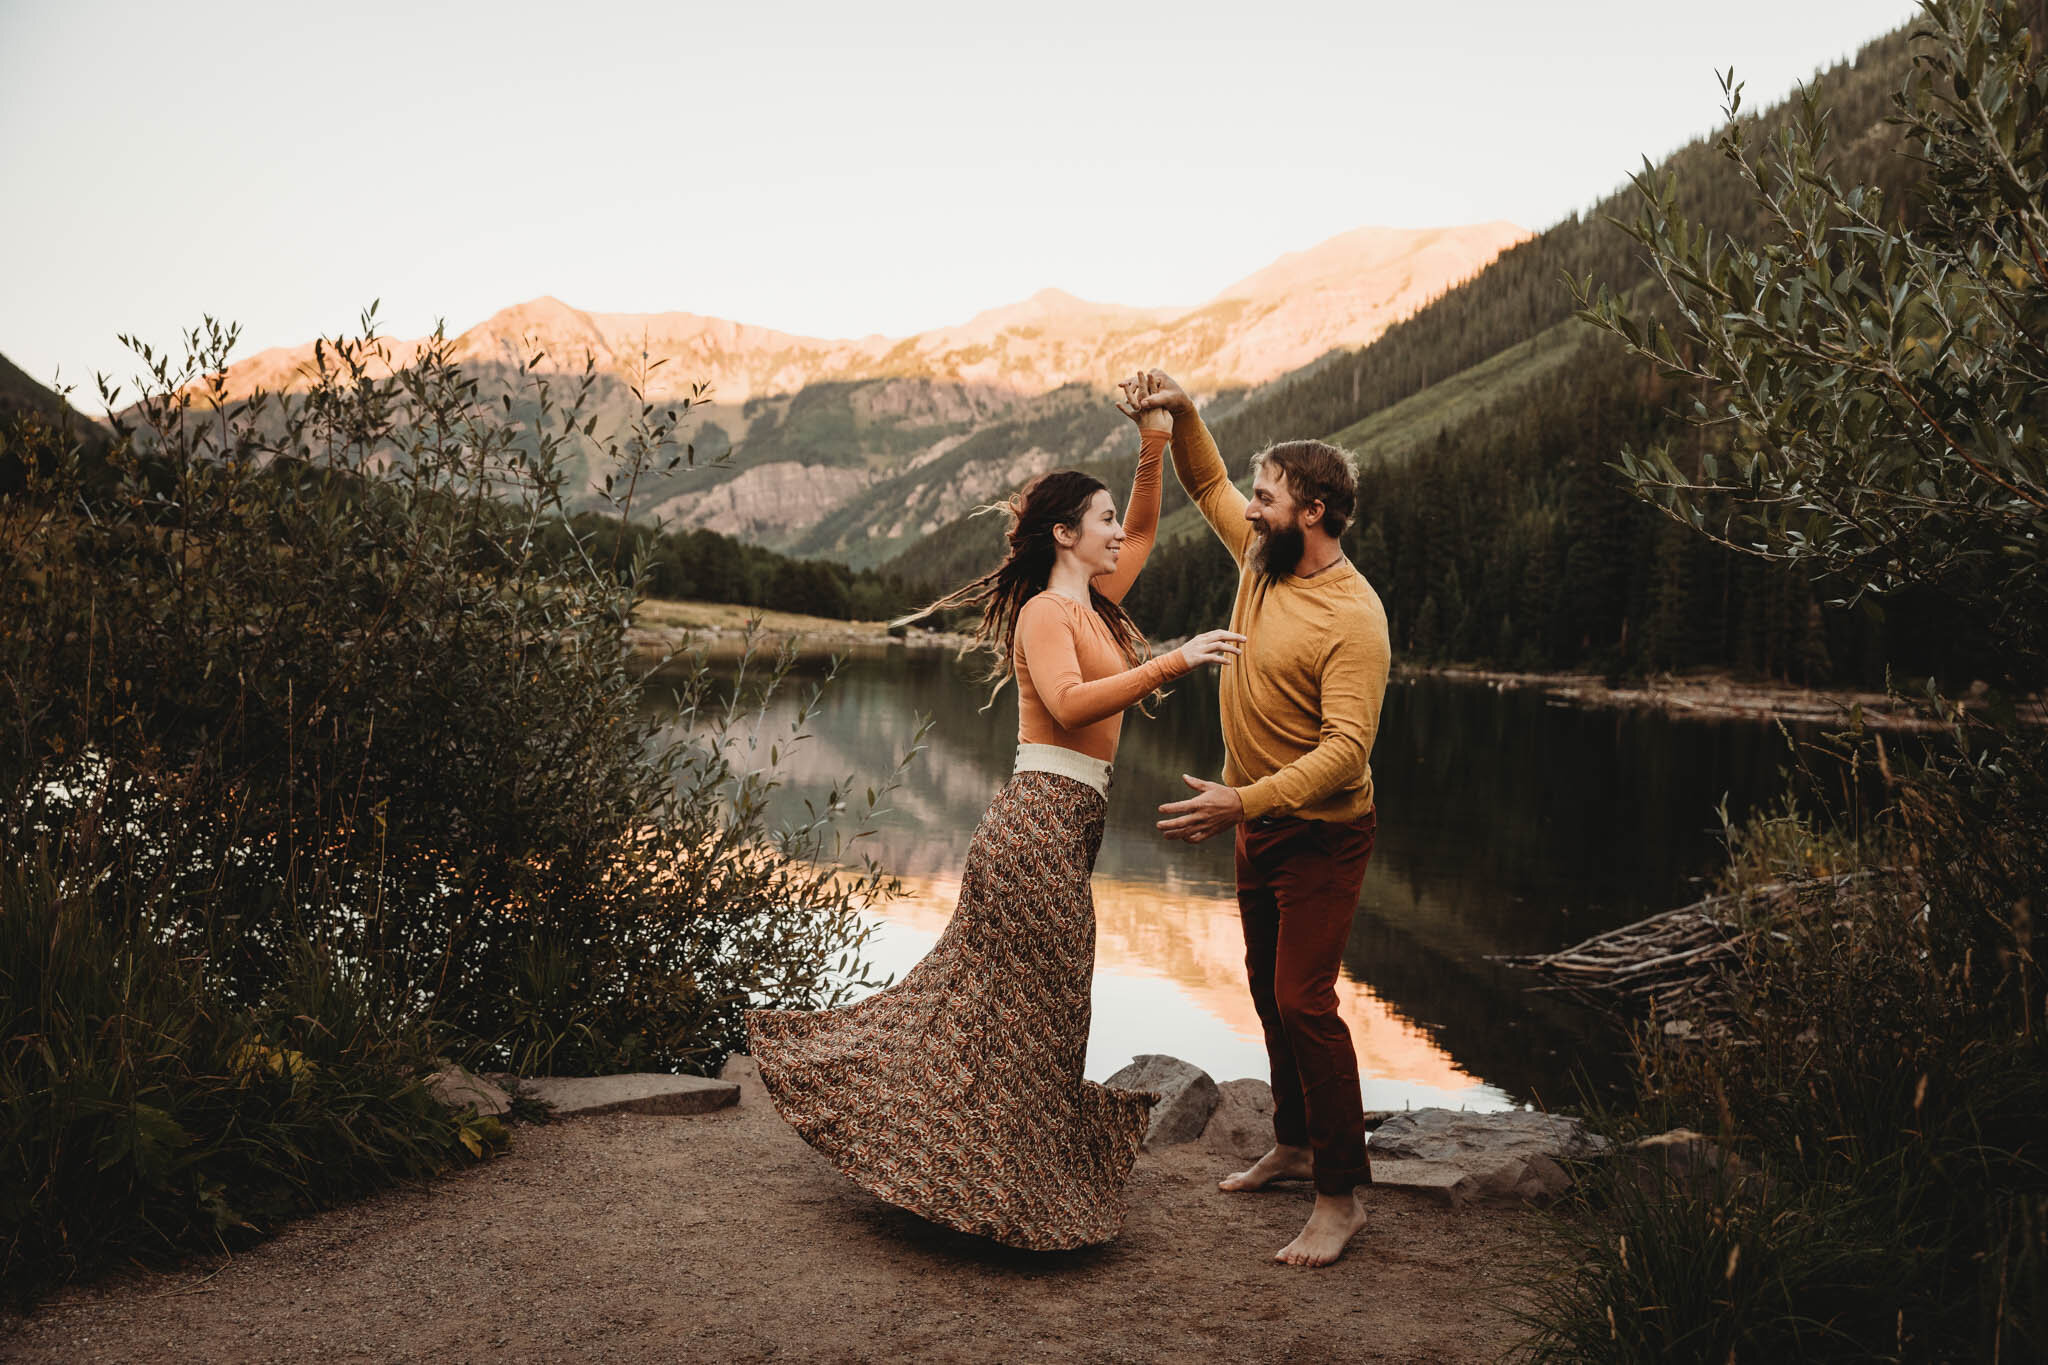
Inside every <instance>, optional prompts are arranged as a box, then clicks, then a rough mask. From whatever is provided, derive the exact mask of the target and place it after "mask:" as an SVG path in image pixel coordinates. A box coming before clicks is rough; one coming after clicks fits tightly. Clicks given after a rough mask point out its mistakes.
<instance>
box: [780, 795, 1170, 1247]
mask: <svg viewBox="0 0 2048 1365" xmlns="http://www.w3.org/2000/svg"><path fill="white" fill-rule="evenodd" d="M1106 810H1107V802H1106V801H1105V800H1104V799H1103V797H1102V795H1101V794H1100V793H1099V792H1097V791H1096V790H1095V789H1094V788H1093V787H1090V786H1088V785H1087V784H1086V783H1083V782H1077V781H1075V780H1074V779H1072V778H1068V777H1060V776H1056V775H1054V774H1052V773H1044V772H1020V773H1017V774H1016V775H1014V776H1013V777H1011V779H1010V780H1009V782H1008V784H1007V785H1005V786H1004V788H1003V789H1002V791H1000V792H999V793H997V795H996V799H995V800H994V802H992V803H991V804H990V806H989V808H988V813H987V814H985V815H984V816H982V819H981V824H980V826H979V827H978V828H976V830H975V831H974V841H973V843H972V844H970V845H969V847H968V851H967V867H966V869H965V871H964V873H963V874H962V877H961V881H960V904H959V908H958V909H957V910H955V911H954V913H953V919H952V922H951V923H950V924H948V925H947V926H946V931H945V933H944V934H943V935H941V936H940V938H939V941H938V943H937V944H936V945H935V946H934V947H933V948H932V950H931V952H929V953H927V954H926V955H925V956H924V958H923V959H922V960H921V961H919V962H918V964H917V965H916V966H915V967H912V968H911V969H910V971H909V972H908V973H906V974H905V975H904V977H903V979H902V980H901V981H899V982H898V983H896V984H895V985H894V986H891V987H890V988H888V989H887V990H884V991H880V992H877V993H876V994H874V995H871V996H869V997H868V998H867V999H865V1000H861V1001H857V1002H856V1003H854V1004H851V1005H847V1006H844V1007H842V1008H840V1009H835V1010H820V1011H815V1012H806V1011H793V1010H753V1011H749V1012H748V1014H747V1029H748V1032H749V1034H750V1035H751V1039H752V1041H751V1046H752V1049H753V1056H754V1059H755V1061H756V1062H758V1063H759V1064H760V1067H761V1078H762V1080H763V1081H764V1082H766V1084H767V1087H768V1093H769V1095H770V1096H772V1097H773V1098H774V1100H775V1105H776V1107H777V1108H778V1109H780V1110H781V1111H782V1115H783V1117H784V1118H786V1119H788V1120H789V1122H790V1124H791V1125H792V1126H793V1127H794V1128H795V1129H796V1130H797V1132H798V1133H800V1134H802V1135H803V1138H804V1140H805V1141H806V1142H808V1143H810V1144H811V1145H812V1146H813V1147H815V1148H817V1149H818V1150H819V1151H821V1152H823V1153H824V1154H825V1155H826V1156H828V1157H830V1158H831V1159H832V1162H833V1163H834V1164H835V1165H837V1166H838V1167H839V1169H840V1170H842V1171H844V1172H845V1173H846V1174H847V1175H848V1176H851V1177H852V1178H853V1180H854V1181H855V1182H857V1183H858V1184H859V1185H860V1186H861V1187H862V1188H864V1189H866V1190H868V1191H870V1192H872V1193H873V1194H875V1195H878V1196H880V1197H881V1198H883V1199H886V1200H888V1201H889V1202H890V1203H892V1204H896V1205H899V1206H900V1207H902V1208H906V1209H909V1210H910V1211H911V1212H912V1213H915V1214H918V1215H920V1216H921V1217H924V1218H927V1219H930V1220H931V1221H932V1222H935V1223H943V1224H945V1225H946V1226H948V1227H953V1228H958V1229H960V1230H961V1231H963V1232H971V1233H975V1234H978V1235H980V1236H983V1237H989V1238H993V1239H994V1240H996V1241H998V1242H1003V1243H1006V1244H1008V1245H1010V1246H1016V1247H1028V1248H1030V1249H1033V1250H1039V1251H1053V1250H1062V1249H1066V1248H1070V1247H1080V1246H1087V1245H1090V1244H1092V1243H1096V1242H1104V1241H1107V1240H1109V1239H1110V1238H1111V1237H1114V1236H1115V1235H1116V1233H1117V1229H1118V1228H1119V1227H1121V1226H1122V1224H1123V1219H1124V1209H1125V1194H1124V1184H1125V1181H1126V1180H1127V1179H1128V1178H1129V1176H1130V1171H1131V1164H1132V1162H1133V1161H1135V1160H1136V1158H1137V1152H1138V1143H1139V1141H1140V1140H1141V1139H1142V1138H1143V1137H1144V1134H1145V1127H1146V1124H1147V1122H1148V1121H1149V1118H1150V1110H1151V1106H1152V1104H1153V1102H1154V1100H1155V1098H1156V1097H1155V1096H1153V1095H1151V1094H1149V1093H1144V1092H1138V1091H1124V1090H1110V1089H1107V1088H1105V1087H1103V1086H1100V1085H1097V1084H1096V1083H1094V1082H1093V1081H1088V1080H1083V1079H1082V1076H1081V1069H1082V1065H1083V1062H1084V1060H1085V1057H1086V1054H1087V1049H1088V1016H1089V986H1090V982H1091V979H1092V977H1093V975H1094V970H1095V901H1094V897H1093V895H1092V893H1091V891H1090V889H1089V884H1088V883H1089V877H1090V875H1091V874H1092V873H1093V871H1094V869H1095V855H1096V851H1097V850H1098V849H1099V848H1100V847H1101V845H1102V827H1103V815H1104V813H1105V811H1106Z"/></svg>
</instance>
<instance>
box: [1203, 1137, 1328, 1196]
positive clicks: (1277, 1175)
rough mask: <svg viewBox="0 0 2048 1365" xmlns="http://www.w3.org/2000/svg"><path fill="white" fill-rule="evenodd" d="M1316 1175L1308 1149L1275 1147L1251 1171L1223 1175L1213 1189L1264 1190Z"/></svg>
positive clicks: (1313, 1159)
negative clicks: (1280, 1182)
mask: <svg viewBox="0 0 2048 1365" xmlns="http://www.w3.org/2000/svg"><path fill="white" fill-rule="evenodd" d="M1315 1173H1316V1167H1315V1158H1314V1156H1313V1155H1311V1154H1310V1152H1309V1149H1308V1148H1306V1147H1282V1146H1275V1147H1274V1148H1273V1150H1272V1151H1270V1152H1268V1153H1266V1154H1265V1155H1264V1156H1262V1157H1260V1158H1259V1159H1258V1160H1257V1161H1255V1162H1253V1163H1252V1168H1251V1169H1250V1170H1248V1171H1239V1172H1238V1173H1237V1174H1235V1175H1226V1176H1224V1177H1223V1178H1222V1179H1221V1180H1219V1181H1217V1182H1216V1188H1217V1189H1219V1190H1229V1191H1230V1192H1231V1193H1233V1194H1235V1193H1238V1192H1240V1191H1244V1190H1263V1189H1265V1188H1266V1186H1268V1185H1270V1184H1272V1183H1273V1182H1274V1181H1276V1180H1308V1179H1311V1178H1313V1177H1314V1175H1315Z"/></svg>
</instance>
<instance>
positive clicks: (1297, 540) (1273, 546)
mask: <svg viewBox="0 0 2048 1365" xmlns="http://www.w3.org/2000/svg"><path fill="white" fill-rule="evenodd" d="M1244 519H1245V520H1246V521H1248V522H1250V523H1251V524H1252V530H1253V531H1254V532H1255V533H1257V535H1258V540H1257V542H1256V543H1255V544H1254V545H1253V547H1252V557H1253V562H1254V563H1255V564H1257V565H1258V568H1259V572H1261V573H1263V574H1265V575H1267V576H1268V577H1270V578H1279V577H1281V576H1282V575H1284V574H1290V573H1293V572H1294V566H1295V565H1297V564H1299V563H1301V555H1302V551H1303V550H1304V549H1305V548H1306V546H1305V542H1304V540H1303V537H1302V534H1301V506H1300V504H1298V503H1296V502H1295V500H1294V495H1293V493H1291V492H1290V491H1288V488H1287V480H1286V479H1285V478H1284V477H1282V475H1281V474H1280V471H1279V470H1277V469H1273V468H1271V467H1270V466H1266V465H1261V466H1260V467H1259V472H1258V474H1257V475H1256V476H1255V477H1254V478H1253V479H1252V496H1251V500H1250V501H1249V502H1247V503H1246V504H1245V507H1244Z"/></svg>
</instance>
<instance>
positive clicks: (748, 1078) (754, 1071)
mask: <svg viewBox="0 0 2048 1365" xmlns="http://www.w3.org/2000/svg"><path fill="white" fill-rule="evenodd" d="M718 1079H719V1080H721V1081H732V1082H734V1083H736V1084H739V1085H759V1084H760V1083H761V1064H760V1063H759V1062H757V1061H755V1060H754V1059H753V1058H752V1057H749V1056H748V1055H747V1054H746V1053H744V1052H735V1053H733V1054H732V1055H731V1056H730V1057H727V1058H726V1059H725V1065H724V1066H722V1067H720V1068H718Z"/></svg>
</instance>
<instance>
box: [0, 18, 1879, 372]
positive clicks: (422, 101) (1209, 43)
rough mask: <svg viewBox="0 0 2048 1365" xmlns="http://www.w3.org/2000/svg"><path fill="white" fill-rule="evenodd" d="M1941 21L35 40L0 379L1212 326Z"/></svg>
mask: <svg viewBox="0 0 2048 1365" xmlns="http://www.w3.org/2000/svg"><path fill="white" fill-rule="evenodd" d="M1916 9H1917V6H1916V5H1915V4H1914V3H1913V2H1912V0H1714V3H1712V4H1704V5H1696V4H1684V5H1680V4H1675V3H1671V0H1550V3H1545V4H1532V3H1529V2H1528V0H1512V2H1509V0H1465V3H1463V4H1458V5H1444V6H1430V5H1417V4H1414V3H1412V0H1410V2H1407V3H1401V4H1392V3H1383V2H1382V0H1348V2H1347V3H1334V4H1308V3H1294V2H1293V0H1260V2H1259V3H1256V4H1246V3H1239V4H1208V3H1184V4H1179V5H1174V6H1132V7H1120V6H1115V5H1102V4H1071V5H1070V4H1065V3H1060V0H1041V2H1040V3H1032V4H1028V5H1026V4H1015V5H1005V6H993V5H983V4H965V5H963V4H958V3H950V4H937V3H935V4H911V3H892V2H891V0H868V2H867V3H862V4H849V3H844V0H841V2H840V3H833V4H781V3H773V2H772V0H746V2H745V3H741V2H739V0H727V3H722V4H716V5H712V4H700V3H691V2H689V0H671V2H670V3H658V4H628V3H607V2H606V0H582V2H581V3H574V4H570V3H561V4H544V3H533V2H529V0H496V2H495V3H491V4H457V3H435V0H409V2H408V3H382V2H381V0H358V2H356V3H348V4H335V3H332V2H331V0H330V2H329V3H325V4H321V5H317V6H314V5H305V4H301V3H297V0H270V2H269V3H262V4H235V3H211V2H209V0H190V2H189V3H176V4H165V3H162V0H149V2H148V3H123V4H116V3H102V2H101V0H0V201H4V210H0V260H4V261H5V263H6V265H5V268H4V271H0V275H4V278H0V354H4V355H6V356H7V357H8V358H9V359H11V360H13V361H14V362H15V363H16V364H17V365H19V366H21V367H22V368H23V369H24V370H26V371H28V372H29V374H30V375H31V376H33V377H34V378H36V379H38V380H40V381H42V382H44V383H51V382H53V380H57V379H61V380H62V382H65V383H70V384H76V385H77V386H78V388H79V392H78V393H77V394H76V395H74V401H76V402H78V403H79V404H80V406H83V407H86V408H88V410H96V408H95V405H94V404H93V403H92V402H91V401H89V400H90V394H91V390H92V376H93V374H94V373H95V372H96V371H101V372H107V373H110V374H112V375H114V376H115V377H117V378H120V379H123V380H125V379H126V377H127V376H129V375H131V374H132V373H134V372H135V370H136V369H137V365H136V363H135V362H134V360H133V358H132V357H130V356H129V355H128V354H127V352H126V351H125V350H124V349H123V348H122V346H121V345H120V343H119V342H118V341H117V340H116V336H117V334H119V333H122V332H127V333H130V334H133V335H136V336H139V337H141V338H142V339H144V340H148V341H151V342H153V343H157V344H159V345H161V344H163V343H175V342H176V340H177V338H178V337H179V335H180V333H181V332H182V331H183V330H184V329H186V328H189V327H192V326H195V325H197V324H198V322H199V320H200V318H201V317H202V315H206V314H211V315H213V316H215V317H220V318H225V319H230V320H234V321H237V322H239V323H240V324H241V325H242V329H243V331H242V335H243V344H242V347H241V349H240V353H241V354H253V353H254V352H255V351H257V350H261V349H263V348H265V347H269V346H280V345H296V344H300V343H303V342H306V341H310V340H312V339H313V337H315V336H316V335H321V334H327V335H332V334H334V333H336V332H338V331H343V330H347V329H349V328H351V327H352V326H353V325H354V323H355V321H356V318H357V315H358V314H359V313H360V312H361V310H362V309H363V308H364V307H365V306H367V305H368V304H369V303H370V302H371V301H372V300H381V306H380V308H379V317H380V319H381V320H382V323H383V327H384V330H385V331H386V332H387V333H388V334H391V335H396V336H417V335H421V334H423V333H425V332H427V331H429V330H430V329H431V328H432V326H433V324H434V322H435V320H436V319H445V320H446V322H447V323H448V325H449V327H450V329H451V330H452V331H460V330H462V329H464V328H467V327H469V326H472V325H474V324H475V323H477V322H480V321H482V320H483V319H484V318H486V317H488V316H490V315H491V314H492V313H494V312H496V311H498V310H499V309H500V308H503V307H507V306H509V305H511V304H514V303H518V302H521V301H524V300H527V299H531V298H534V297H537V296H539V295H542V294H552V295H554V296H556V297H558V298H561V299H563V300H566V301H567V302H569V303H571V304H573V305H575V306H577V307H579V308H584V309H587V310H591V311H602V312H666V311H671V310H678V311H687V312H694V313H705V314H711V315H714V316H718V317H726V318H733V319H737V320H739V321H742V322H748V323H753V324H757V325H761V326H767V327H774V328H778V329H781V330H783V331H788V332H795V333H799V334H803V335H809V336H826V337H841V336H845V337H851V336H862V335H866V334H869V333H874V332H880V333H883V334H886V335H892V336H900V335H908V334H910V333H913V332H917V331H922V330H925V329H927V328H932V327H938V326H944V325H947V324H952V323H957V322H961V321H964V320H966V319H967V318H968V317H970V316H972V315H973V314H974V313H977V312H979V311H981V310H982V309H985V308H991V307H996V306H999V305H1002V304H1005V303H1010V302H1014V301H1016V300H1018V299H1022V298H1024V297H1026V296H1028V295H1030V294H1032V293H1034V292H1036V291H1037V290H1039V289H1041V288H1045V287H1048V286H1051V287H1057V288H1061V289H1065V290H1067V291H1069V292H1071V293H1074V294H1078V295H1080V296H1082V297H1084V298H1090V299H1099V300H1104V301H1110V302H1116V303H1124V304H1137V305H1148V306H1149V305H1171V304H1193V303H1198V302H1201V301H1202V300H1204V299H1207V298H1208V297H1210V296H1211V295H1213V294H1215V293H1216V292H1217V291H1218V290H1220V289H1221V288H1223V287H1224V286H1225V285H1227V284H1229V283H1231V282H1232V281H1234V280H1237V279H1239V278H1242V277H1243V276H1245V275H1248V274H1250V273H1251V272H1253V271H1254V270H1257V269H1259V268H1260V267H1261V266H1264V265H1266V264H1268V263H1269V262H1271V261H1272V260H1273V259H1274V258H1275V257H1277V256H1279V255H1280V254H1281V253H1283V252H1286V251H1292V250H1298V249H1300V248H1303V247H1307V246H1312V245H1314V244H1315V243H1316V242H1319V241H1321V240H1323V239H1325V238H1327V237H1330V236H1333V235H1335V234H1336V233H1339V232H1343V231H1347V230H1349V229H1351V228H1355V227H1363V226H1368V225H1372V226H1390V227H1427V226H1437V225H1446V224H1454V223H1469V222H1484V221H1490V220H1494V219H1507V220H1510V221H1512V222H1515V223H1519V224H1521V225H1522V226H1524V227H1527V228H1530V229H1541V228H1543V227H1545V226H1548V225H1549V224H1551V223H1554V222H1556V221H1557V220H1558V219H1560V218H1562V217H1564V216H1566V215H1567V214H1569V213H1572V212H1574V211H1578V210H1582V209H1584V208H1586V207H1588V206H1590V205H1591V204H1592V203H1594V202H1595V201H1597V200H1598V199H1600V198H1601V197H1602V196H1603V195H1605V194H1606V193H1607V192H1609V191H1610V190H1612V189H1613V188H1614V187H1615V186H1617V185H1619V184H1620V183H1621V182H1622V181H1623V179H1624V178H1625V176H1626V174H1627V173H1628V172H1629V171H1630V170H1633V169H1635V168H1636V167H1637V166H1638V165H1639V164H1640V160H1641V158H1642V157H1643V156H1646V155H1647V156H1649V157H1651V158H1652V159H1655V158H1657V157H1660V156H1662V155H1663V154H1665V153H1667V152H1669V151H1671V150H1673V149H1675V148H1677V147H1678V146H1680V145H1682V144H1684V143H1685V142H1687V141H1688V140H1690V139H1692V138H1694V137H1696V136H1700V135H1702V134H1705V133H1708V132H1710V131H1712V130H1713V128H1714V127H1715V126H1716V125H1717V124H1718V122H1719V111H1720V104H1721V94H1720V87H1719V84H1718V82H1717V79H1716V74H1715V73H1716V71H1717V70H1719V69H1724V68H1726V67H1729V66H1733V67H1734V68H1735V70H1736V75H1737V78H1738V79H1740V80H1742V81H1744V82H1745V83H1746V85H1747V87H1748V91H1747V95H1746V99H1747V100H1748V102H1750V103H1751V104H1753V105H1761V104H1767V103H1770V102H1772V101H1774V100H1776V99H1777V98H1779V97H1780V96H1782V95H1784V94H1785V93H1787V92H1789V91H1790V90H1791V88H1792V87H1793V85H1794V84H1795V83H1796V82H1798V81H1800V80H1804V79H1807V78H1809V77H1811V76H1812V74H1813V73H1814V72H1815V71H1816V70H1817V69H1819V68H1823V67H1825V66H1827V65H1829V64H1831V63H1833V62H1835V61H1837V60H1840V59H1842V58H1844V57H1847V56H1850V55H1852V54H1853V53H1854V51H1855V49H1856V48H1857V47H1858V46H1859V45H1861V44H1862V43H1863V42H1865V41H1867V40H1868V39H1870V38H1873V37H1875V36H1877V35H1879V34H1881V33H1884V32H1886V31H1889V30H1890V29H1892V28H1894V27H1897V26H1898V25H1899V24H1902V23H1904V22H1906V21H1908V20H1909V19H1910V18H1911V17H1912V16H1913V14H1914V13H1915V12H1916Z"/></svg>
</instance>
